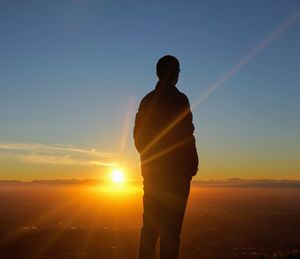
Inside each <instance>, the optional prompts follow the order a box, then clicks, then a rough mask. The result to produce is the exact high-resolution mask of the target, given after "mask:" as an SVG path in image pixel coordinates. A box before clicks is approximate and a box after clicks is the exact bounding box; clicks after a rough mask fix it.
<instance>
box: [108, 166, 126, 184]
mask: <svg viewBox="0 0 300 259" xmlns="http://www.w3.org/2000/svg"><path fill="white" fill-rule="evenodd" d="M111 180H112V182H113V183H118V184H120V183H124V181H125V178H124V172H123V171H122V170H121V169H115V170H113V171H112V172H111Z"/></svg>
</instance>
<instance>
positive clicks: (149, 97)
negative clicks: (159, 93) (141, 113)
mask: <svg viewBox="0 0 300 259" xmlns="http://www.w3.org/2000/svg"><path fill="white" fill-rule="evenodd" d="M154 94H155V90H152V91H151V92H149V93H147V94H146V95H145V96H144V97H143V99H142V100H141V104H140V105H145V104H146V103H149V102H150V101H151V100H152V99H153V97H154Z"/></svg>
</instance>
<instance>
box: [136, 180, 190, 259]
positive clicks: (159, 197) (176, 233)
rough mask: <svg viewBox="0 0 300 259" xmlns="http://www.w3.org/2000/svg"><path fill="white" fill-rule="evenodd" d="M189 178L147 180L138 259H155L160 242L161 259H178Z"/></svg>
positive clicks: (145, 181) (188, 191) (188, 190)
mask: <svg viewBox="0 0 300 259" xmlns="http://www.w3.org/2000/svg"><path fill="white" fill-rule="evenodd" d="M190 181H191V180H190V179H189V178H188V177H186V176H181V175H167V174H165V175H161V176H155V177H150V176H147V177H144V181H143V184H144V196H143V206H144V213H143V226H142V228H141V234H140V243H139V254H138V258H139V259H154V258H155V254H156V251H155V247H156V243H157V241H158V238H159V239H160V259H177V258H178V255H179V245H180V233H181V228H182V222H183V218H184V213H185V209H186V205H187V200H188V196H189V193H190Z"/></svg>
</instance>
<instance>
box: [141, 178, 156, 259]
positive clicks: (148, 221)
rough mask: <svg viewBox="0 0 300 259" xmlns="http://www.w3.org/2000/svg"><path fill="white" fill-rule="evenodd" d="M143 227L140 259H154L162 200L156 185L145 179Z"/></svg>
mask: <svg viewBox="0 0 300 259" xmlns="http://www.w3.org/2000/svg"><path fill="white" fill-rule="evenodd" d="M143 205H144V213H143V227H142V228H141V236H140V245H139V257H138V258H139V259H154V258H155V245H156V243H157V239H158V236H159V216H160V200H159V197H157V189H156V183H155V182H153V181H150V180H145V179H144V196H143Z"/></svg>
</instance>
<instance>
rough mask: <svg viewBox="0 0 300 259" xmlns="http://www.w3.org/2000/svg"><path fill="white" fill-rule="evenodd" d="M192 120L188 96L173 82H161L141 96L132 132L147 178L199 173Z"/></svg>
mask: <svg viewBox="0 0 300 259" xmlns="http://www.w3.org/2000/svg"><path fill="white" fill-rule="evenodd" d="M192 120H193V117H192V113H191V110H190V104H189V100H188V98H187V97H186V95H185V94H183V93H181V92H180V91H179V90H178V89H177V88H176V87H175V86H174V85H168V86H164V85H161V84H160V83H158V84H157V85H156V87H155V89H154V90H153V91H151V92H150V93H148V94H147V95H146V96H145V97H144V98H143V99H142V101H141V103H140V105H139V109H138V112H137V114H136V117H135V125H134V133H133V135H134V143H135V146H136V148H137V150H138V152H139V153H140V158H141V170H142V175H143V176H144V177H147V176H157V175H160V174H180V175H184V176H187V177H188V178H192V176H194V175H195V174H196V173H197V171H198V154H197V149H196V142H195V138H194V135H193V132H194V125H193V122H192Z"/></svg>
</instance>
